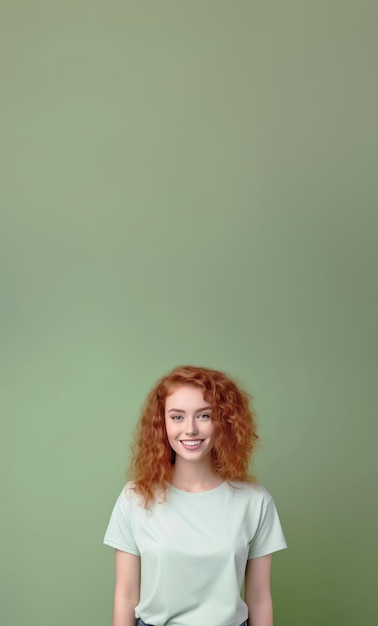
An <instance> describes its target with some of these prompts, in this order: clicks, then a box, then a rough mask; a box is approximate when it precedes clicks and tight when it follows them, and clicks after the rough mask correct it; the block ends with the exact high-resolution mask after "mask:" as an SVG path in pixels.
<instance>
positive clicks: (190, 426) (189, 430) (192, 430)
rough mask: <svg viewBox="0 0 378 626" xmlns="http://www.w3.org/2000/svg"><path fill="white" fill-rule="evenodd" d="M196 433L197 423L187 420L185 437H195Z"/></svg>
mask: <svg viewBox="0 0 378 626" xmlns="http://www.w3.org/2000/svg"><path fill="white" fill-rule="evenodd" d="M197 433H198V428H197V423H196V422H195V421H194V420H188V423H187V425H186V434H187V435H196V434H197Z"/></svg>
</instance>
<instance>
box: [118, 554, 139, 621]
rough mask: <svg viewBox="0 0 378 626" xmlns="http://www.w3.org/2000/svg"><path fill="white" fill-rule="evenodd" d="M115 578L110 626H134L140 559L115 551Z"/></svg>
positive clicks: (137, 599) (137, 600)
mask: <svg viewBox="0 0 378 626" xmlns="http://www.w3.org/2000/svg"><path fill="white" fill-rule="evenodd" d="M115 554H116V577H115V589H114V606H113V622H112V626H135V623H136V622H135V612H134V609H135V607H136V605H137V604H138V602H139V593H140V558H139V556H135V555H134V554H128V553H127V552H121V550H116V551H115Z"/></svg>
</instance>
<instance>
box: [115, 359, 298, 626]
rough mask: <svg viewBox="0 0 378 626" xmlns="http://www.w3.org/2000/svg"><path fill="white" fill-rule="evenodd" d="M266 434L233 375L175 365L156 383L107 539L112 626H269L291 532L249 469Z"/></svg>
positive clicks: (139, 430) (145, 408) (149, 397)
mask: <svg viewBox="0 0 378 626" xmlns="http://www.w3.org/2000/svg"><path fill="white" fill-rule="evenodd" d="M257 439H258V436H257V434H256V428H255V421H254V414H253V412H252V410H251V408H250V406H249V397H248V395H247V394H246V393H245V392H244V391H243V390H241V389H240V388H239V387H238V386H237V385H236V383H235V382H234V381H233V380H231V379H230V378H229V377H228V376H226V375H225V374H224V373H222V372H219V371H216V370H210V369H207V368H202V367H193V366H185V367H177V368H175V369H174V370H173V371H172V372H170V373H169V374H168V375H167V376H164V377H163V378H162V379H161V380H160V381H159V382H158V383H157V384H156V385H155V387H154V388H153V389H152V391H151V392H150V394H149V395H148V397H147V400H146V403H145V406H144V409H143V411H142V415H141V419H140V422H139V426H138V432H137V437H136V442H135V445H134V456H133V460H132V465H131V477H132V479H133V480H132V482H129V483H127V484H126V486H125V488H124V489H123V490H122V493H121V494H120V496H119V498H118V500H117V502H116V504H115V507H114V509H113V513H112V516H111V519H110V522H109V526H108V528H107V531H106V535H105V539H104V543H106V544H107V545H109V546H112V547H113V548H115V549H116V582H115V593H114V609H113V626H135V625H136V624H137V625H138V626H144V625H145V624H147V625H152V626H239V625H240V626H242V625H246V624H247V620H248V623H249V625H250V626H272V624H273V611H272V598H271V591H270V567H271V558H272V553H273V552H276V551H277V550H281V549H283V548H285V547H286V542H285V539H284V536H283V533H282V530H281V525H280V521H279V518H278V514H277V511H276V508H275V505H274V502H273V500H272V497H271V495H270V494H269V493H268V491H266V490H265V489H264V488H263V487H261V486H258V485H257V484H256V483H255V481H254V480H253V479H252V478H251V477H250V476H249V475H248V466H249V461H250V458H251V455H252V453H253V450H254V447H255V443H256V441H257ZM243 582H244V583H245V598H244V600H243V599H242V598H241V595H240V592H241V588H242V586H243Z"/></svg>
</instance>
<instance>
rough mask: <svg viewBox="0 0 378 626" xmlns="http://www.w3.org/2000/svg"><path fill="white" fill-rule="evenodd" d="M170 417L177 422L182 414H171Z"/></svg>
mask: <svg viewBox="0 0 378 626" xmlns="http://www.w3.org/2000/svg"><path fill="white" fill-rule="evenodd" d="M172 419H173V421H174V422H178V421H179V420H181V419H182V415H172Z"/></svg>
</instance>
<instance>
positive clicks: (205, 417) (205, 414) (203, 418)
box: [198, 413, 211, 420]
mask: <svg viewBox="0 0 378 626" xmlns="http://www.w3.org/2000/svg"><path fill="white" fill-rule="evenodd" d="M210 418H211V415H209V414H208V413H200V414H199V415H198V419H200V420H209V419H210Z"/></svg>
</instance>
